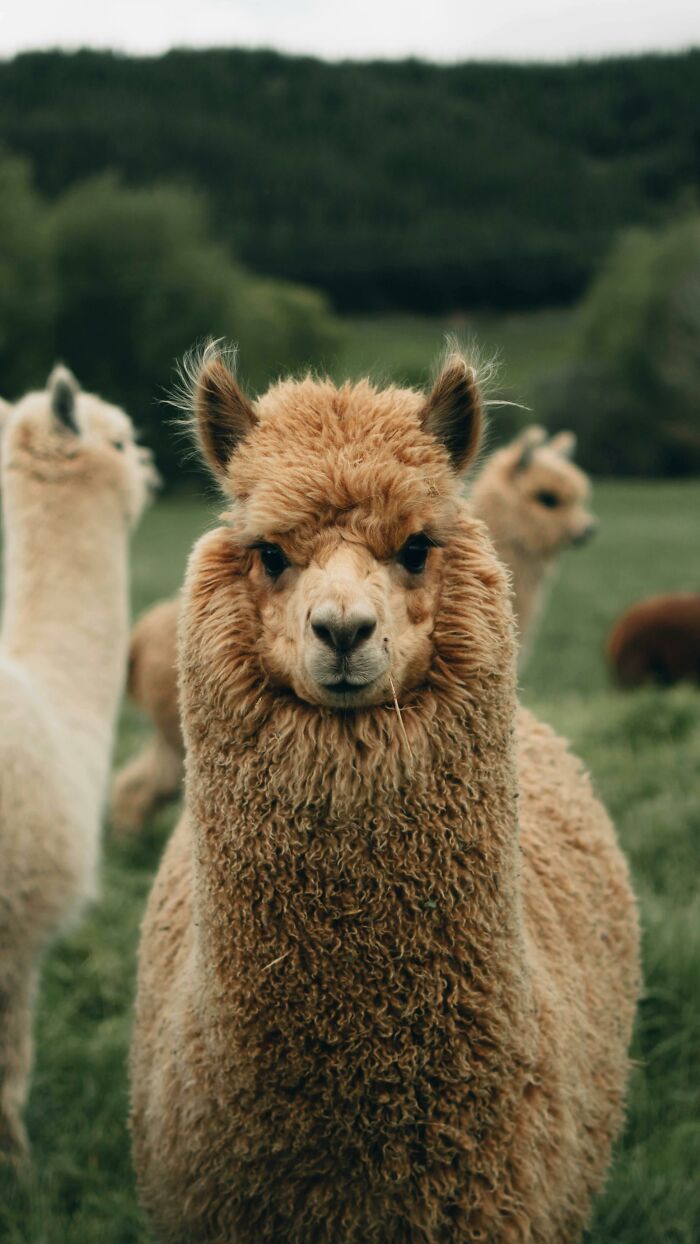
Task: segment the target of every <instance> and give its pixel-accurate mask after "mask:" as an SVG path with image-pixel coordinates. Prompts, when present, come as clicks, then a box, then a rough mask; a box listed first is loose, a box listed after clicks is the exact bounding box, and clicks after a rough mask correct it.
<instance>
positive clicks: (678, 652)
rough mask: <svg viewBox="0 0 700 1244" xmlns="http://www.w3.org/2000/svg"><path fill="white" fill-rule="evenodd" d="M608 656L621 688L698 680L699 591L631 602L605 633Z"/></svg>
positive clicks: (699, 641)
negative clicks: (607, 637)
mask: <svg viewBox="0 0 700 1244" xmlns="http://www.w3.org/2000/svg"><path fill="white" fill-rule="evenodd" d="M608 659H609V661H610V664H611V666H612V669H613V672H614V674H615V677H616V678H617V681H618V682H619V684H620V686H622V687H639V686H641V685H642V684H643V683H658V684H659V685H660V686H662V687H670V686H671V685H672V684H673V683H677V682H683V681H688V682H696V683H700V593H697V592H678V593H675V594H673V595H668V596H652V597H651V599H650V600H643V601H640V602H639V604H637V605H633V606H632V608H631V609H628V610H627V613H624V614H623V615H622V617H621V618H620V619H619V621H618V622H616V624H615V626H614V627H613V629H612V631H611V632H610V636H609V639H608Z"/></svg>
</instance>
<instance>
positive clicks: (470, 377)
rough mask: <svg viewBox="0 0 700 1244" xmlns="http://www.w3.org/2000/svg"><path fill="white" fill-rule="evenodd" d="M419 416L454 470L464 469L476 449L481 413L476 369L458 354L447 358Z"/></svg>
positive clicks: (482, 414)
mask: <svg viewBox="0 0 700 1244" xmlns="http://www.w3.org/2000/svg"><path fill="white" fill-rule="evenodd" d="M420 419H421V423H422V425H423V428H424V429H425V431H426V432H430V433H431V435H432V436H434V437H435V438H436V440H438V441H440V443H441V444H442V445H443V446H444V448H445V449H446V450H447V452H448V454H449V455H450V461H451V463H452V466H453V467H454V469H455V471H459V472H462V471H465V470H466V468H467V467H468V466H469V464H470V462H472V461H473V459H474V457H475V456H476V453H477V450H478V448H479V442H480V440H481V431H482V427H483V422H484V412H483V406H482V402H481V394H480V393H479V388H478V385H477V382H476V371H475V370H474V368H473V367H472V366H470V364H469V363H467V361H466V359H464V358H462V356H461V354H451V355H450V356H449V357H448V358H447V361H446V362H445V365H444V366H443V369H442V371H441V372H440V375H439V376H438V378H437V380H436V381H435V384H434V385H433V388H432V391H431V393H430V395H429V396H428V398H427V400H426V403H425V406H424V407H423V411H422V413H421V416H420Z"/></svg>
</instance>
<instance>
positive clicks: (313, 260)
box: [0, 51, 700, 311]
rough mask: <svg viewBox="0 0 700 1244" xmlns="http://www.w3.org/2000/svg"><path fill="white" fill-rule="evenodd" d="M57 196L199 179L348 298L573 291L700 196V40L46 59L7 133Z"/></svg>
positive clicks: (221, 206)
mask: <svg viewBox="0 0 700 1244" xmlns="http://www.w3.org/2000/svg"><path fill="white" fill-rule="evenodd" d="M2 140H4V142H5V143H6V145H7V146H8V147H9V148H10V149H11V150H12V151H14V152H16V153H19V154H22V155H25V156H27V157H29V159H30V160H31V163H32V164H33V166H34V170H35V175H36V180H37V185H38V188H39V189H40V190H41V191H43V192H45V193H46V194H48V195H49V196H55V195H58V194H59V193H60V192H61V191H63V190H65V189H66V188H67V187H69V186H70V185H72V184H73V183H74V182H76V181H78V180H80V179H83V178H85V177H87V176H89V175H91V174H94V173H97V172H100V171H103V170H105V169H115V170H116V171H117V172H119V173H120V174H121V175H122V177H123V178H125V179H126V181H127V183H130V184H134V185H137V186H138V185H146V184H147V185H152V184H153V183H154V182H157V181H166V182H168V183H173V182H174V181H175V182H182V183H185V184H187V185H189V186H193V187H194V188H196V189H197V190H203V191H204V192H205V193H206V196H207V198H208V200H209V203H210V205H211V212H212V220H213V225H214V229H215V231H216V233H217V235H218V237H219V240H220V241H221V242H223V243H225V244H227V245H228V246H229V247H231V248H232V249H233V251H234V253H235V254H237V255H238V256H239V257H240V258H241V260H242V261H243V262H244V263H245V264H247V265H248V266H249V267H250V268H252V269H253V270H255V271H258V272H262V273H268V274H270V275H274V276H277V277H285V278H289V279H292V280H295V281H303V282H305V283H309V284H311V285H315V286H318V287H320V288H321V289H323V290H325V291H326V292H327V293H329V294H330V296H331V297H332V299H333V300H334V302H335V304H336V306H338V307H339V308H341V309H376V308H384V307H392V308H395V307H401V308H410V309H416V310H431V311H434V310H449V309H452V308H457V307H462V308H464V307H466V308H480V307H481V308H483V307H495V308H508V307H522V306H533V305H537V304H538V305H551V304H556V303H563V302H566V301H570V300H572V299H573V298H575V297H576V296H578V294H579V293H580V292H581V291H582V289H583V287H584V286H585V284H586V283H587V281H588V279H589V277H590V275H591V273H592V271H593V270H594V267H595V265H596V263H597V261H598V260H599V259H600V258H601V256H602V255H603V254H604V253H605V251H606V250H607V249H608V248H609V246H610V243H611V241H612V239H613V236H614V234H615V233H616V232H617V231H618V230H619V229H620V228H621V227H624V226H627V225H630V224H634V223H646V224H656V223H660V222H661V221H663V220H665V219H666V218H667V217H668V216H669V215H673V214H674V212H675V211H676V210H678V209H681V208H687V206H688V205H689V203H692V202H693V201H694V199H695V198H696V196H697V191H698V186H699V184H700V52H689V53H687V54H684V55H680V56H647V57H641V58H636V59H629V60H609V61H605V62H601V63H580V64H571V65H565V66H538V65H531V66H513V65H495V64H494V65H487V64H462V65H457V66H452V67H438V66H434V65H427V64H423V63H418V62H413V61H410V62H404V63H398V64H389V63H375V64H352V63H345V64H337V65H334V64H326V63H323V62H320V61H315V60H312V59H309V58H289V57H283V56H280V55H277V54H274V53H271V52H242V51H207V52H193V51H178V52H171V53H169V54H168V55H166V56H163V57H161V58H158V59H143V60H136V59H129V58H126V57H120V56H114V55H110V54H107V53H98V52H82V53H78V54H75V55H68V54H61V53H41V54H30V55H25V56H21V57H19V58H17V59H16V60H14V61H12V62H9V63H4V64H1V65H0V141H2Z"/></svg>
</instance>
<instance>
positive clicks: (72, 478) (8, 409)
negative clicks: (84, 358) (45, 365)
mask: <svg viewBox="0 0 700 1244" xmlns="http://www.w3.org/2000/svg"><path fill="white" fill-rule="evenodd" d="M0 447H1V452H0V468H1V470H2V477H3V483H4V482H5V481H6V479H7V477H8V475H9V474H10V473H11V474H12V475H13V476H14V477H15V478H17V477H18V476H19V477H24V478H28V479H34V480H36V479H41V480H45V481H53V482H56V483H59V482H61V481H65V482H66V483H75V485H76V486H78V485H80V484H85V485H87V486H88V487H90V488H91V489H93V490H94V492H95V493H96V494H99V493H101V492H104V493H105V494H106V493H108V492H111V493H112V494H113V495H115V496H116V497H117V498H118V499H119V501H120V503H121V509H122V511H123V513H124V517H125V520H126V522H127V524H128V526H129V527H133V526H134V525H135V523H136V522H137V521H138V519H139V517H140V515H141V513H142V511H143V508H144V506H145V505H146V503H147V501H148V500H149V499H150V497H151V495H152V493H153V492H154V490H155V488H156V487H157V485H158V482H159V481H158V474H157V472H156V470H155V467H154V465H153V460H152V456H151V453H150V450H148V449H144V448H143V447H142V446H139V445H137V444H136V440H135V437H134V428H133V424H132V422H131V420H130V418H129V417H128V415H126V414H125V413H124V411H123V410H120V409H119V408H118V407H117V406H112V405H110V404H109V403H108V402H104V401H102V400H101V398H99V397H96V396H94V395H93V394H91V393H84V392H83V391H82V390H81V389H80V386H79V385H78V382H77V380H76V379H75V377H74V376H73V374H72V372H70V371H69V370H68V368H67V367H64V366H62V365H60V364H59V365H58V366H56V367H55V368H54V369H53V371H52V372H51V375H50V376H49V379H48V382H47V386H46V389H45V390H44V391H43V392H34V393H28V394H27V395H26V396H25V397H23V398H22V399H21V401H19V402H18V403H17V404H16V405H15V406H8V405H7V403H4V402H3V403H2V405H1V406H0Z"/></svg>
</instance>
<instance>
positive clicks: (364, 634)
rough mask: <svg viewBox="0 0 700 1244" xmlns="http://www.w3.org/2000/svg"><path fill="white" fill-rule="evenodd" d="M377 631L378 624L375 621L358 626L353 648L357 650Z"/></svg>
mask: <svg viewBox="0 0 700 1244" xmlns="http://www.w3.org/2000/svg"><path fill="white" fill-rule="evenodd" d="M376 629H377V623H376V622H374V621H372V622H363V623H362V625H361V626H358V628H357V631H356V633H355V638H354V640H353V644H352V646H353V648H357V647H359V645H360V644H363V643H364V642H365V640H366V639H369V637H370V635H373V634H374V632H375V631H376Z"/></svg>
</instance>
